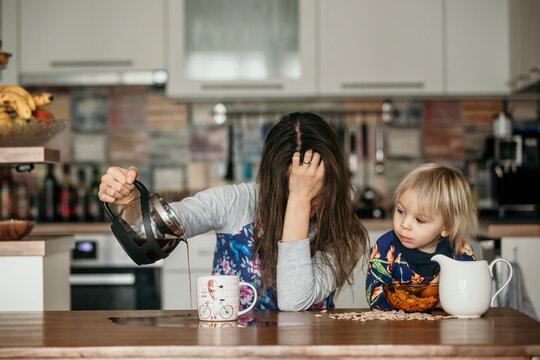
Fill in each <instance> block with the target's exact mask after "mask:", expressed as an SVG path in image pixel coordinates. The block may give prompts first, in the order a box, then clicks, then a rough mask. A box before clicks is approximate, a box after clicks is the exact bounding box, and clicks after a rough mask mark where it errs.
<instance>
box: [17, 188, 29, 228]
mask: <svg viewBox="0 0 540 360" xmlns="http://www.w3.org/2000/svg"><path fill="white" fill-rule="evenodd" d="M14 192H15V195H16V199H17V201H16V205H15V217H16V218H17V219H28V218H30V200H29V198H28V187H27V184H26V182H24V181H20V182H17V184H16V185H15V189H14Z"/></svg>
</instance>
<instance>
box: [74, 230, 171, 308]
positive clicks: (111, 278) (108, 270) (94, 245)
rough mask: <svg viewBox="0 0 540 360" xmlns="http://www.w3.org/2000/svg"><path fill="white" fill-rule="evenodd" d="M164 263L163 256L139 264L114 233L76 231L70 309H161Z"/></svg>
mask: <svg viewBox="0 0 540 360" xmlns="http://www.w3.org/2000/svg"><path fill="white" fill-rule="evenodd" d="M162 267H163V260H160V261H158V262H156V263H155V264H151V265H144V266H138V265H137V264H135V263H134V262H133V260H131V259H130V258H129V256H128V255H127V254H126V253H125V252H124V250H123V249H122V247H121V246H120V244H119V243H118V241H116V239H115V238H114V236H113V235H112V234H111V235H105V234H99V235H90V234H77V235H76V236H75V248H74V249H73V251H72V256H71V274H70V277H69V280H70V286H71V309H72V310H153V309H156V310H158V309H161V281H160V279H161V271H162Z"/></svg>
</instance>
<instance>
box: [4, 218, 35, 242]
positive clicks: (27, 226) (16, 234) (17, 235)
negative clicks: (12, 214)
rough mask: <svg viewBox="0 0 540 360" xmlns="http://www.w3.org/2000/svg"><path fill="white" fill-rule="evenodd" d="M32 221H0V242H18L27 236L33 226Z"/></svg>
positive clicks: (33, 222)
mask: <svg viewBox="0 0 540 360" xmlns="http://www.w3.org/2000/svg"><path fill="white" fill-rule="evenodd" d="M35 223H36V222H35V221H33V220H2V221H0V240H19V239H22V238H23V237H25V236H26V235H28V233H30V231H32V228H33V227H34V224H35Z"/></svg>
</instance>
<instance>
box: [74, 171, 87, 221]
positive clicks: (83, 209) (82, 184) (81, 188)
mask: <svg viewBox="0 0 540 360" xmlns="http://www.w3.org/2000/svg"><path fill="white" fill-rule="evenodd" d="M77 180H78V181H77V191H76V196H77V203H76V205H75V220H77V221H79V222H84V221H86V220H87V208H88V206H87V203H86V201H87V196H86V192H87V187H86V172H85V171H84V169H83V168H79V170H78V171H77Z"/></svg>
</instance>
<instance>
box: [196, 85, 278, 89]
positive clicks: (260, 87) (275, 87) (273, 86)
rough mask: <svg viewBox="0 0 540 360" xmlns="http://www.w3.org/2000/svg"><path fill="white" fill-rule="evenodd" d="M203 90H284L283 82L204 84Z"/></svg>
mask: <svg viewBox="0 0 540 360" xmlns="http://www.w3.org/2000/svg"><path fill="white" fill-rule="evenodd" d="M201 89H202V90H282V89H283V84H202V85H201Z"/></svg>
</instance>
